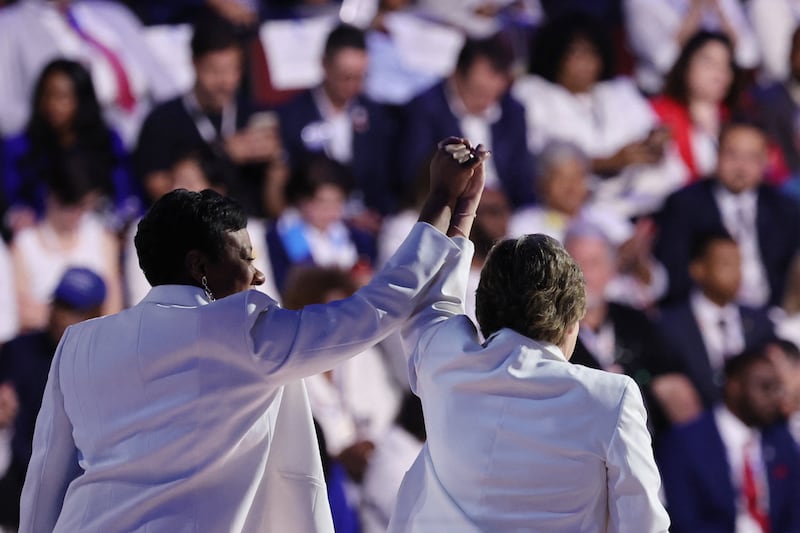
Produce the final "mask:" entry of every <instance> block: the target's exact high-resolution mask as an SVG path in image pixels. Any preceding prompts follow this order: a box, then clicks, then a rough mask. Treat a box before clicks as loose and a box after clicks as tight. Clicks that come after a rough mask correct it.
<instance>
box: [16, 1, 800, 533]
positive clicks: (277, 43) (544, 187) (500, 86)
mask: <svg viewBox="0 0 800 533" xmlns="http://www.w3.org/2000/svg"><path fill="white" fill-rule="evenodd" d="M0 6H1V7H0V139H1V140H2V143H1V144H0V183H1V184H2V187H0V221H1V223H2V225H1V229H2V234H3V239H1V240H0V345H1V346H2V351H0V381H1V382H2V384H0V473H4V474H3V475H2V478H0V524H2V525H4V526H5V527H7V528H9V529H11V530H13V528H14V527H15V521H16V520H18V499H19V492H20V488H21V483H22V480H23V479H24V474H25V470H26V468H27V463H28V460H29V458H30V453H31V438H32V433H33V424H34V421H35V419H36V414H37V412H38V409H39V405H40V403H41V395H42V392H43V390H44V383H45V381H46V379H47V372H48V368H49V362H50V359H51V358H52V355H53V353H54V350H55V347H56V345H57V343H58V340H59V338H60V336H61V334H62V333H63V331H64V329H65V328H66V327H67V326H68V325H70V324H73V323H75V322H78V321H81V320H85V319H88V318H92V317H98V316H102V315H104V314H108V313H114V312H117V311H120V310H121V309H123V308H125V307H127V306H131V305H135V304H136V303H138V302H139V301H140V300H141V298H142V297H143V296H144V295H145V294H146V293H147V291H148V290H149V285H148V283H147V281H146V280H145V278H144V275H143V274H142V272H141V270H140V269H139V266H138V261H137V258H136V253H135V250H134V246H133V236H134V235H135V233H136V227H137V222H138V220H139V218H140V217H141V215H142V214H143V213H144V211H145V210H146V209H147V207H148V206H149V205H150V204H151V203H152V202H154V201H155V200H156V199H158V198H159V197H160V196H161V195H163V194H165V193H166V192H168V191H170V190H173V189H175V188H186V189H190V190H202V189H206V188H212V189H215V190H217V191H219V192H221V193H222V194H226V195H229V196H231V197H233V198H235V199H236V200H237V201H238V202H240V203H241V204H242V205H243V206H244V207H245V209H246V210H247V212H248V214H249V217H250V219H249V220H250V222H249V225H248V230H249V232H250V234H251V237H252V241H253V245H254V252H255V262H256V264H257V266H258V268H259V269H260V270H261V271H262V272H264V273H265V275H266V277H267V281H266V283H265V284H264V285H262V286H260V287H258V290H263V291H265V292H267V293H268V294H270V295H271V296H273V297H276V298H278V299H279V300H280V301H281V302H282V304H283V305H284V306H285V307H287V308H293V309H298V308H302V307H303V306H305V305H309V304H313V303H322V302H328V301H332V300H336V299H340V298H344V297H347V296H348V295H350V294H352V293H353V292H354V291H355V290H356V289H357V288H358V287H359V286H360V285H361V284H363V283H364V282H365V281H366V280H368V279H369V278H370V276H371V274H372V272H373V271H374V270H375V269H376V268H379V267H380V266H381V264H382V263H383V262H384V261H385V260H386V259H387V258H388V257H389V256H390V255H391V254H392V252H393V251H394V250H395V248H396V247H397V246H398V245H399V243H400V242H401V241H402V239H403V238H404V237H405V235H406V234H407V233H408V231H409V230H410V228H411V226H412V225H413V223H414V222H415V221H416V219H417V216H418V209H419V208H420V201H421V199H422V198H423V197H424V194H425V192H426V190H427V186H428V162H429V159H430V157H431V155H432V154H433V151H434V148H435V145H436V142H437V141H438V140H440V139H442V138H444V137H447V136H450V135H457V136H463V137H466V138H468V139H470V140H472V141H474V142H476V143H477V142H479V143H482V144H484V145H485V146H486V147H487V148H488V149H489V150H491V152H492V157H491V159H490V160H489V161H488V163H487V166H486V173H487V188H486V191H485V194H484V196H483V200H482V203H481V205H480V208H479V210H478V213H477V219H476V224H475V227H474V229H473V233H472V235H471V237H472V239H473V241H474V243H475V258H474V260H473V270H472V275H471V279H470V287H471V289H470V291H469V294H468V295H467V301H466V307H467V312H468V314H473V313H474V289H475V288H476V287H477V281H478V276H479V273H480V268H481V265H482V263H483V261H484V259H485V258H486V255H487V253H488V251H489V249H490V248H491V246H492V243H494V242H495V241H497V240H498V239H502V238H504V237H517V236H520V235H523V234H527V233H546V234H548V235H551V236H553V237H555V238H556V239H558V240H560V241H561V242H562V243H563V244H564V246H565V247H566V249H567V250H568V251H569V253H570V254H571V255H572V256H573V257H574V258H575V259H576V261H577V262H578V263H579V265H580V266H581V268H582V269H583V272H584V276H585V279H586V285H587V306H588V311H587V314H586V316H585V318H584V319H583V321H582V323H581V332H580V336H579V340H578V345H577V347H576V351H575V355H574V357H573V359H572V362H573V363H574V364H583V365H587V366H590V367H594V368H600V369H604V370H607V371H610V372H621V373H625V374H628V375H629V376H631V377H632V378H633V379H634V380H635V381H636V382H637V383H638V384H639V386H640V387H641V391H642V394H643V396H644V398H645V402H646V404H647V407H648V410H649V420H650V426H651V431H652V435H653V438H654V445H655V447H656V458H657V460H658V462H659V465H660V467H661V469H662V476H663V478H664V497H665V499H666V504H667V507H668V510H669V512H670V515H671V518H672V521H673V531H677V532H680V531H687V532H697V531H711V530H713V531H731V532H734V531H735V532H739V533H742V532H750V531H759V532H766V531H771V532H772V533H780V532H784V531H785V532H789V531H795V532H796V531H800V504H798V502H800V452H799V451H798V449H799V448H798V442H800V351H799V350H798V344H800V253H798V252H800V30H798V28H800V0H560V1H558V0H416V1H414V0H340V1H333V0H327V1H326V0H175V1H171V2H159V1H156V0H140V1H128V2H122V1H119V2H114V1H99V0H98V1H94V0H52V1H46V0H17V1H12V2H8V1H5V2H3V1H2V0H0ZM108 356H109V357H113V354H108ZM120 379H124V376H121V377H120ZM306 386H307V388H308V392H309V397H310V401H311V407H312V411H313V413H314V417H315V419H316V421H317V423H318V427H317V430H318V435H319V440H320V449H321V453H322V455H323V458H324V464H325V469H326V475H327V481H328V493H329V499H330V501H331V504H332V508H333V511H334V521H335V523H336V528H337V531H340V532H356V531H363V532H365V533H371V532H377V531H385V528H386V525H387V524H388V521H389V515H390V513H391V511H392V507H393V504H394V498H395V495H396V492H397V488H398V487H399V484H400V480H401V479H402V476H403V474H404V472H405V471H406V469H407V468H408V467H409V466H410V465H411V463H412V462H413V460H414V458H415V457H416V455H417V453H418V452H419V450H420V449H421V447H422V445H423V443H424V440H425V427H424V422H423V415H422V410H421V406H420V403H419V400H418V399H417V398H416V397H415V396H414V395H413V394H411V393H410V391H409V390H408V378H407V367H406V363H405V354H404V347H403V343H402V339H400V338H398V337H397V336H394V337H390V338H388V339H386V340H385V341H384V342H382V343H381V344H380V345H379V348H377V349H374V350H371V351H369V352H367V353H364V354H362V355H360V356H358V357H356V358H355V359H353V360H351V361H348V362H346V363H344V364H342V365H341V366H340V367H338V368H335V369H333V370H331V371H329V372H326V373H324V374H322V375H319V376H315V377H313V378H311V379H308V380H307V382H306ZM565 416H568V414H565Z"/></svg>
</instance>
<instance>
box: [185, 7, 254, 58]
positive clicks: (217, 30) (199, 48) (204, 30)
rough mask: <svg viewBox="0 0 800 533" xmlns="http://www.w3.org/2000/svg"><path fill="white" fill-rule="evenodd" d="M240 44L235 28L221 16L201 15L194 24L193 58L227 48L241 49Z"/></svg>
mask: <svg viewBox="0 0 800 533" xmlns="http://www.w3.org/2000/svg"><path fill="white" fill-rule="evenodd" d="M241 46H242V45H241V39H240V38H239V33H238V32H237V31H236V28H235V27H234V26H233V24H231V23H230V22H228V21H227V20H225V19H223V18H221V17H212V16H209V17H203V18H201V19H200V20H198V21H197V22H196V23H195V25H194V33H193V34H192V44H191V48H192V58H193V59H199V58H201V57H203V56H204V55H206V54H210V53H212V52H220V51H222V50H228V49H229V48H237V49H241Z"/></svg>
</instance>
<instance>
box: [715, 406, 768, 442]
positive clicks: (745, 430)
mask: <svg viewBox="0 0 800 533" xmlns="http://www.w3.org/2000/svg"><path fill="white" fill-rule="evenodd" d="M714 420H715V421H716V423H717V428H718V429H719V432H720V435H721V436H722V440H723V442H725V443H726V444H728V445H729V446H733V447H735V448H736V449H737V450H738V449H741V448H743V447H744V445H745V444H746V443H747V442H748V441H753V442H756V443H757V442H758V436H759V431H758V430H757V429H755V428H751V427H750V426H748V425H747V424H745V423H744V422H742V421H741V420H739V418H738V417H737V416H736V415H734V414H733V413H732V412H731V411H730V409H728V408H727V406H725V404H721V405H718V406H717V407H715V408H714Z"/></svg>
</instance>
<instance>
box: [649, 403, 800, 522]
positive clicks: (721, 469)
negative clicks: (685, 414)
mask: <svg viewBox="0 0 800 533" xmlns="http://www.w3.org/2000/svg"><path fill="white" fill-rule="evenodd" d="M761 446H762V450H763V456H764V461H765V463H766V465H765V466H766V472H767V483H768V485H769V507H770V524H771V531H772V533H796V532H800V505H799V504H798V503H799V502H800V452H798V450H797V447H796V445H795V443H794V441H793V440H792V437H791V435H790V434H789V431H788V429H787V428H786V424H785V423H779V424H776V425H774V426H771V427H769V428H766V429H764V430H763V431H762V437H761ZM656 456H657V458H658V463H659V466H660V468H661V476H662V479H663V482H664V491H665V494H666V497H667V510H668V511H669V514H670V518H671V519H672V528H671V531H672V532H673V533H697V532H703V533H730V532H731V531H733V530H734V529H735V526H734V524H735V521H736V507H735V502H736V493H735V489H734V487H733V485H732V483H731V476H730V465H729V464H728V459H727V455H726V451H725V446H724V444H723V443H722V437H721V436H720V434H719V430H718V429H717V425H716V422H715V420H714V415H713V412H711V411H708V412H706V413H705V414H704V415H703V416H702V417H701V418H700V419H698V420H696V421H695V422H692V423H689V424H687V425H685V426H681V427H678V428H675V429H674V430H673V431H672V432H670V433H669V434H668V435H667V436H666V437H665V438H664V440H663V442H662V443H661V445H660V446H659V449H658V451H657V454H656Z"/></svg>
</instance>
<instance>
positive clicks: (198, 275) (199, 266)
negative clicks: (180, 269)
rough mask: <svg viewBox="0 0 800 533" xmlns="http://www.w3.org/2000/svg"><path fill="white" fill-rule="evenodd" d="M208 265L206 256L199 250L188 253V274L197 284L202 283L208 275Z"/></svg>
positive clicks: (186, 264)
mask: <svg viewBox="0 0 800 533" xmlns="http://www.w3.org/2000/svg"><path fill="white" fill-rule="evenodd" d="M207 263H208V261H207V259H206V256H205V254H204V253H203V252H201V251H199V250H189V251H188V252H187V253H186V259H185V260H184V264H185V266H186V272H187V273H188V274H189V277H190V278H191V279H192V280H193V281H195V282H197V283H200V280H201V279H203V277H204V276H205V275H206V265H207Z"/></svg>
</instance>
